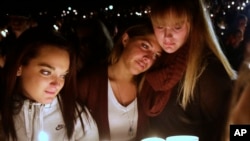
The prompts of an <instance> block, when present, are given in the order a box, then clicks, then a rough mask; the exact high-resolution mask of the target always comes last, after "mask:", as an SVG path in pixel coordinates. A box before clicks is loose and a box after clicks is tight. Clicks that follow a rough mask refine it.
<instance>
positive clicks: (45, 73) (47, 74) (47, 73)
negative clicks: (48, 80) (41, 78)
mask: <svg viewBox="0 0 250 141" xmlns="http://www.w3.org/2000/svg"><path fill="white" fill-rule="evenodd" d="M40 73H41V74H43V75H46V76H49V75H50V74H51V72H50V71H48V70H44V69H42V70H40Z"/></svg>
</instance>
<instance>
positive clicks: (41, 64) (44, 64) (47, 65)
mask: <svg viewBox="0 0 250 141" xmlns="http://www.w3.org/2000/svg"><path fill="white" fill-rule="evenodd" d="M38 66H42V67H47V68H50V69H52V70H55V67H52V66H51V65H49V64H47V63H39V64H38Z"/></svg>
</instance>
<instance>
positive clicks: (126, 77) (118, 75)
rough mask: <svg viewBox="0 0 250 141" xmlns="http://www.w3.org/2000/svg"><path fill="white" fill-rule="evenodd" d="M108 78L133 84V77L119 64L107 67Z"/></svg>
mask: <svg viewBox="0 0 250 141" xmlns="http://www.w3.org/2000/svg"><path fill="white" fill-rule="evenodd" d="M108 76H109V79H111V80H114V81H120V82H121V81H122V82H133V83H134V77H135V76H134V75H132V74H131V73H130V72H129V71H128V70H127V69H126V68H124V67H122V66H121V65H119V64H113V65H110V66H109V67H108Z"/></svg>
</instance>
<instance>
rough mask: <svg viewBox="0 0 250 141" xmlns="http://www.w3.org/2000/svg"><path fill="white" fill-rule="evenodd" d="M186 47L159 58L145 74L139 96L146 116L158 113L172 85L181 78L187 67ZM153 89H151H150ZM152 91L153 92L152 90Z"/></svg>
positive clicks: (167, 98) (168, 95) (164, 103)
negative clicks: (155, 65) (156, 65)
mask: <svg viewBox="0 0 250 141" xmlns="http://www.w3.org/2000/svg"><path fill="white" fill-rule="evenodd" d="M187 54H188V50H187V48H186V47H182V48H180V49H179V50H178V51H177V52H175V53H172V54H165V55H164V56H163V57H161V58H160V60H159V62H160V64H159V66H158V67H155V68H154V69H152V71H149V72H148V73H147V74H146V78H145V82H144V85H143V87H142V91H141V96H142V102H143V104H145V105H144V106H143V108H144V111H145V112H146V114H147V115H148V116H157V115H159V114H160V113H161V112H162V110H163V109H164V107H165V106H166V104H167V102H168V100H169V97H170V94H171V91H172V89H173V87H174V86H175V85H176V84H177V83H178V82H179V81H180V79H182V77H183V75H184V72H185V70H186V67H187V64H186V63H187ZM152 89H153V90H152ZM152 91H153V92H152Z"/></svg>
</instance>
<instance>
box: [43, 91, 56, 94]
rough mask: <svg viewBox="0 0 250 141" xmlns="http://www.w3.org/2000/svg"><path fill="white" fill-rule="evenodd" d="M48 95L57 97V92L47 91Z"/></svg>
mask: <svg viewBox="0 0 250 141" xmlns="http://www.w3.org/2000/svg"><path fill="white" fill-rule="evenodd" d="M45 93H46V94H50V95H55V94H56V91H45Z"/></svg>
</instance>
